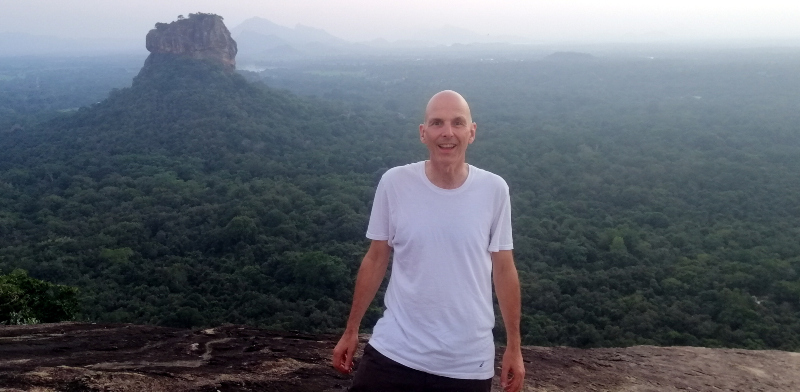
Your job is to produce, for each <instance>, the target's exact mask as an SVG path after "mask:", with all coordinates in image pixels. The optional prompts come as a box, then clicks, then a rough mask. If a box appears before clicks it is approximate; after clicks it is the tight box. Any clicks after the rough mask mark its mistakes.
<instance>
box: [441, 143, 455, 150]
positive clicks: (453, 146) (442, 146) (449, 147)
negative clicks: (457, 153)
mask: <svg viewBox="0 0 800 392" xmlns="http://www.w3.org/2000/svg"><path fill="white" fill-rule="evenodd" d="M439 148H441V149H443V150H452V149H454V148H456V145H455V144H440V145H439Z"/></svg>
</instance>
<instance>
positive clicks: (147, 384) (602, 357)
mask: <svg viewBox="0 0 800 392" xmlns="http://www.w3.org/2000/svg"><path fill="white" fill-rule="evenodd" d="M337 339H338V336H333V335H307V334H300V333H291V332H274V331H266V330H263V329H258V328H253V327H247V326H240V325H226V326H221V327H217V328H211V329H206V330H186V329H173V328H163V327H154V326H144V325H129V324H113V325H111V324H105V325H103V324H88V323H60V324H41V325H30V326H0V392H20V391H31V392H33V391H39V392H42V391H117V392H127V391H131V392H134V391H135V392H140V391H151V392H251V391H252V392H254V391H298V392H299V391H317V392H340V391H346V390H347V387H348V386H349V385H350V376H344V375H341V374H339V373H337V372H336V371H334V370H333V367H331V365H330V362H329V357H330V354H331V350H332V349H333V347H334V345H335V344H336V340H337ZM365 341H366V336H362V340H361V342H362V343H364V342H365ZM362 346H363V344H362ZM522 354H523V357H524V359H525V368H526V375H525V379H526V381H525V391H530V392H533V391H536V392H566V391H571V392H590V391H606V392H632V391H641V392H648V391H652V392H656V391H658V392H678V391H717V392H719V391H728V392H733V391H775V392H797V391H800V353H790V352H781V351H750V350H739V349H709V348H699V347H653V346H637V347H628V348H598V349H577V348H567V347H523V352H522ZM501 356H502V348H501V347H498V350H497V357H496V362H495V366H496V367H497V366H499V365H500V360H501ZM501 390H502V389H500V388H499V386H498V385H497V377H495V385H494V387H493V391H501Z"/></svg>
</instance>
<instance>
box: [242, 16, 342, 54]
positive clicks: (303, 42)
mask: <svg viewBox="0 0 800 392" xmlns="http://www.w3.org/2000/svg"><path fill="white" fill-rule="evenodd" d="M231 35H232V36H233V39H234V40H236V43H237V44H238V45H239V51H240V53H239V55H240V57H242V58H245V59H250V60H254V59H255V60H259V59H270V60H271V59H276V58H277V59H287V58H296V57H302V56H308V55H312V56H313V55H319V54H331V53H337V52H339V51H340V50H341V49H343V48H346V47H349V46H351V45H353V44H351V43H350V42H347V41H345V40H343V39H341V38H338V37H335V36H333V35H331V34H329V33H327V32H326V31H325V30H322V29H317V28H314V27H309V26H303V25H299V24H298V25H297V26H295V27H286V26H281V25H278V24H276V23H273V22H271V21H269V20H267V19H264V18H258V17H254V18H250V19H248V20H246V21H244V22H242V23H241V24H240V25H238V26H236V27H234V28H233V29H231Z"/></svg>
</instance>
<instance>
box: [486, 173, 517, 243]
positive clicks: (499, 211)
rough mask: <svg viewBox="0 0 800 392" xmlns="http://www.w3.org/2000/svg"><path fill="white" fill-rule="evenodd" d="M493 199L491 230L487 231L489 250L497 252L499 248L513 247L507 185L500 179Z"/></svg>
mask: <svg viewBox="0 0 800 392" xmlns="http://www.w3.org/2000/svg"><path fill="white" fill-rule="evenodd" d="M500 182H501V184H502V185H501V186H500V187H499V189H498V191H497V193H496V197H495V201H494V207H495V214H494V219H493V221H492V230H491V232H490V233H489V235H490V237H489V248H488V251H489V252H499V251H501V250H511V249H514V241H513V239H512V235H511V198H510V196H509V192H508V185H507V184H506V182H505V181H503V180H502V179H500Z"/></svg>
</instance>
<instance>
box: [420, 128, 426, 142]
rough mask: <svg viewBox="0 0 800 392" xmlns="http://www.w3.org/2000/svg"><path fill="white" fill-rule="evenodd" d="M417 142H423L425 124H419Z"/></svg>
mask: <svg viewBox="0 0 800 392" xmlns="http://www.w3.org/2000/svg"><path fill="white" fill-rule="evenodd" d="M419 140H420V141H422V142H424V141H425V124H419Z"/></svg>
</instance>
